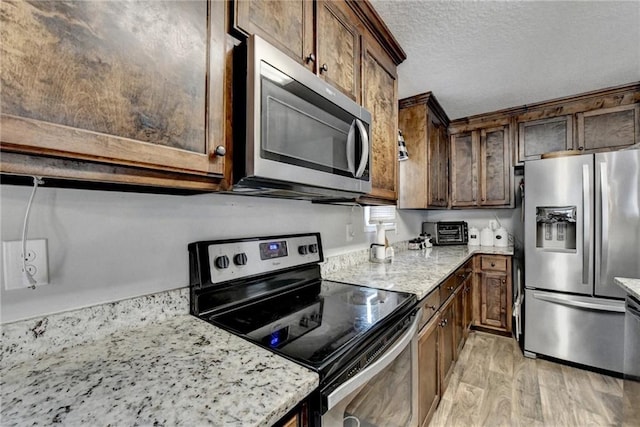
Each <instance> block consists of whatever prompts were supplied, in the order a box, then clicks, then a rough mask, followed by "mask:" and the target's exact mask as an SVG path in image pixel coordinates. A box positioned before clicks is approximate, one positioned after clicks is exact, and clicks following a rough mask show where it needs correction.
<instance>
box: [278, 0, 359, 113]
mask: <svg viewBox="0 0 640 427" xmlns="http://www.w3.org/2000/svg"><path fill="white" fill-rule="evenodd" d="M283 3H286V2H283ZM317 14H318V15H317V22H318V26H317V33H318V36H317V43H318V64H317V67H318V74H319V75H320V77H322V78H323V79H325V80H326V81H327V82H328V83H330V84H331V85H333V86H335V87H336V88H338V89H339V90H340V91H341V92H343V93H344V94H345V95H347V96H348V97H349V98H351V99H353V100H355V101H356V102H360V96H359V95H360V44H361V42H360V40H361V32H360V30H359V29H358V28H357V27H356V25H355V22H357V18H355V17H353V16H352V12H351V10H350V9H349V7H348V6H347V5H346V3H343V2H331V1H318V3H317Z"/></svg>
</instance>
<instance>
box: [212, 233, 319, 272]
mask: <svg viewBox="0 0 640 427" xmlns="http://www.w3.org/2000/svg"><path fill="white" fill-rule="evenodd" d="M206 245H207V253H208V257H209V270H210V274H211V282H212V283H221V282H226V281H229V280H236V279H242V278H244V277H249V276H254V275H256V274H264V273H269V272H274V271H278V270H282V269H285V268H291V267H297V266H300V265H305V264H310V263H318V262H320V261H322V250H321V249H322V248H321V244H320V236H319V234H304V235H294V236H281V237H269V238H258V239H238V240H225V241H219V242H215V241H214V242H206Z"/></svg>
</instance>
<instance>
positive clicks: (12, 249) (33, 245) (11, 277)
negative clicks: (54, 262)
mask: <svg viewBox="0 0 640 427" xmlns="http://www.w3.org/2000/svg"><path fill="white" fill-rule="evenodd" d="M2 268H3V270H4V288H5V289H6V290H11V289H24V288H27V287H29V286H30V285H29V282H27V279H26V278H25V276H24V274H23V272H22V269H23V264H22V240H15V241H5V242H2ZM27 269H28V271H29V272H31V273H32V275H33V278H34V279H35V281H36V286H41V285H48V284H49V263H48V257H47V240H46V239H31V240H27Z"/></svg>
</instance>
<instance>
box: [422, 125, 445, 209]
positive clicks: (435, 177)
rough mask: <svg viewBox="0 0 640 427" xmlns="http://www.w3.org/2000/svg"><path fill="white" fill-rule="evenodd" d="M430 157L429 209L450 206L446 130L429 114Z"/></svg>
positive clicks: (428, 164)
mask: <svg viewBox="0 0 640 427" xmlns="http://www.w3.org/2000/svg"><path fill="white" fill-rule="evenodd" d="M428 132H429V144H428V147H429V155H428V163H427V168H428V170H429V182H428V187H429V192H428V199H427V207H443V208H446V207H447V205H448V197H447V193H448V185H449V184H448V183H449V181H448V178H449V177H448V175H447V169H448V163H449V156H448V152H449V151H448V146H449V138H447V136H446V133H447V130H446V128H445V127H444V126H443V125H442V124H441V123H440V121H439V120H437V119H436V118H435V117H434V115H433V114H429V126H428Z"/></svg>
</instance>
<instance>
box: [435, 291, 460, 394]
mask: <svg viewBox="0 0 640 427" xmlns="http://www.w3.org/2000/svg"><path fill="white" fill-rule="evenodd" d="M455 303H456V300H455V296H452V297H450V298H449V299H448V300H447V302H446V303H445V304H444V305H443V307H442V309H441V311H440V316H439V319H440V323H439V327H440V340H439V343H438V344H439V349H438V350H439V351H438V356H439V357H440V393H442V394H444V392H445V390H446V388H447V384H448V383H449V379H450V378H451V374H452V373H453V367H454V363H453V362H454V361H455V358H456V349H457V344H456V339H455V335H456V334H455V311H456V304H455Z"/></svg>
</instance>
